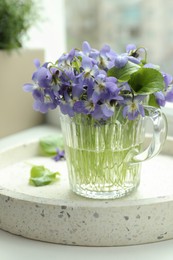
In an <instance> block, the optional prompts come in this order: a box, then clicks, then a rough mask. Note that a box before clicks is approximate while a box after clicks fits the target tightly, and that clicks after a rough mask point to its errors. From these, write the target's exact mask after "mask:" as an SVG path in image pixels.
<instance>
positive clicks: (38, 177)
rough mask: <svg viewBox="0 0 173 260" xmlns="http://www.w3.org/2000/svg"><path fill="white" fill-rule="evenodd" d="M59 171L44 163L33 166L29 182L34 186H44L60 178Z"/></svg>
mask: <svg viewBox="0 0 173 260" xmlns="http://www.w3.org/2000/svg"><path fill="white" fill-rule="evenodd" d="M59 175H60V173H59V172H51V171H50V170H49V169H47V168H45V167H44V166H42V165H38V166H33V167H32V168H31V171H30V179H29V183H30V184H31V185H33V186H37V187H38V186H44V185H48V184H50V183H52V182H55V181H56V180H58V178H57V176H59Z"/></svg>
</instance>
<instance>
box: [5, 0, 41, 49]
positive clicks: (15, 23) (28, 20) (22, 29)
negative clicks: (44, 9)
mask: <svg viewBox="0 0 173 260" xmlns="http://www.w3.org/2000/svg"><path fill="white" fill-rule="evenodd" d="M38 17H39V16H38V14H37V7H36V5H35V3H34V1H33V0H17V1H16V0H0V49H4V50H12V49H17V48H20V47H22V38H23V36H24V35H26V34H27V31H28V30H29V28H30V27H31V26H32V25H33V24H34V23H35V22H36V21H37V20H38Z"/></svg>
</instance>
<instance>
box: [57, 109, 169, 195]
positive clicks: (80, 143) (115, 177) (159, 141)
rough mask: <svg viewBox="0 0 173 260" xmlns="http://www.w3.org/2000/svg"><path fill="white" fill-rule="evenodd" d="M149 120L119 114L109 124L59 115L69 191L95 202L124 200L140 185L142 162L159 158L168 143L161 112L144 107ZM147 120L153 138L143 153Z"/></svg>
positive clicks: (78, 115) (83, 116)
mask: <svg viewBox="0 0 173 260" xmlns="http://www.w3.org/2000/svg"><path fill="white" fill-rule="evenodd" d="M145 112H146V114H147V116H146V117H144V118H143V117H138V118H137V119H135V120H128V119H124V118H123V117H122V116H121V114H122V113H120V111H116V110H115V113H114V116H112V117H111V118H110V119H109V120H108V121H106V122H105V121H100V122H98V121H96V120H94V119H93V118H92V117H90V116H88V115H80V114H76V115H75V116H74V117H73V118H70V117H69V116H68V115H63V114H61V115H60V120H61V128H62V132H63V137H64V143H65V153H66V160H67V167H68V176H69V183H70V187H71V189H72V191H73V192H75V193H76V194H78V195H81V196H84V197H89V198H94V199H113V198H119V197H123V196H125V195H127V194H129V193H130V192H132V191H133V190H135V189H136V188H137V186H138V185H139V183H140V172H141V162H143V161H145V160H148V159H150V158H152V157H153V156H155V155H157V154H158V153H159V152H160V151H161V149H162V147H163V144H164V142H165V140H166V136H167V121H166V118H165V115H164V114H163V113H161V110H160V109H157V108H153V107H149V106H145ZM146 118H149V119H150V120H151V121H152V125H153V136H152V139H151V143H150V144H149V146H148V147H147V148H146V149H144V148H143V146H144V145H143V144H144V141H145V131H146V130H145V122H146Z"/></svg>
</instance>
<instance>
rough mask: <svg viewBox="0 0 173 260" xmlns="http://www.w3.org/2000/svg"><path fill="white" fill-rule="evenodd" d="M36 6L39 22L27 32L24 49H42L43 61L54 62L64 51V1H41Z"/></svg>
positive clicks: (36, 0)
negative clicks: (43, 51) (38, 8)
mask: <svg viewBox="0 0 173 260" xmlns="http://www.w3.org/2000/svg"><path fill="white" fill-rule="evenodd" d="M35 2H36V4H37V3H38V0H35ZM38 5H39V6H41V11H40V14H41V21H39V22H38V24H37V25H36V26H34V27H32V28H31V30H30V31H29V34H28V35H29V39H25V40H24V47H25V48H43V49H45V61H53V62H54V61H56V60H57V59H58V57H59V56H60V55H61V54H62V53H63V52H64V51H66V37H65V14H64V9H65V7H64V0H42V1H40V3H39V4H38Z"/></svg>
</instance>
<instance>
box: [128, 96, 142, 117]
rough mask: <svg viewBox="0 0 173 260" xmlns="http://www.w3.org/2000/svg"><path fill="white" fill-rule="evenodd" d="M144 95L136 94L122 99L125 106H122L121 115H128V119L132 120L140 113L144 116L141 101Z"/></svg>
mask: <svg viewBox="0 0 173 260" xmlns="http://www.w3.org/2000/svg"><path fill="white" fill-rule="evenodd" d="M145 97H146V96H142V95H139V96H136V97H134V98H133V99H132V98H126V99H125V100H124V103H125V106H124V108H123V117H124V118H126V117H128V119H129V120H134V119H135V118H136V117H138V116H139V115H141V116H142V117H144V116H145V111H144V107H143V105H142V104H141V102H142V101H143V100H144V98H145Z"/></svg>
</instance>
